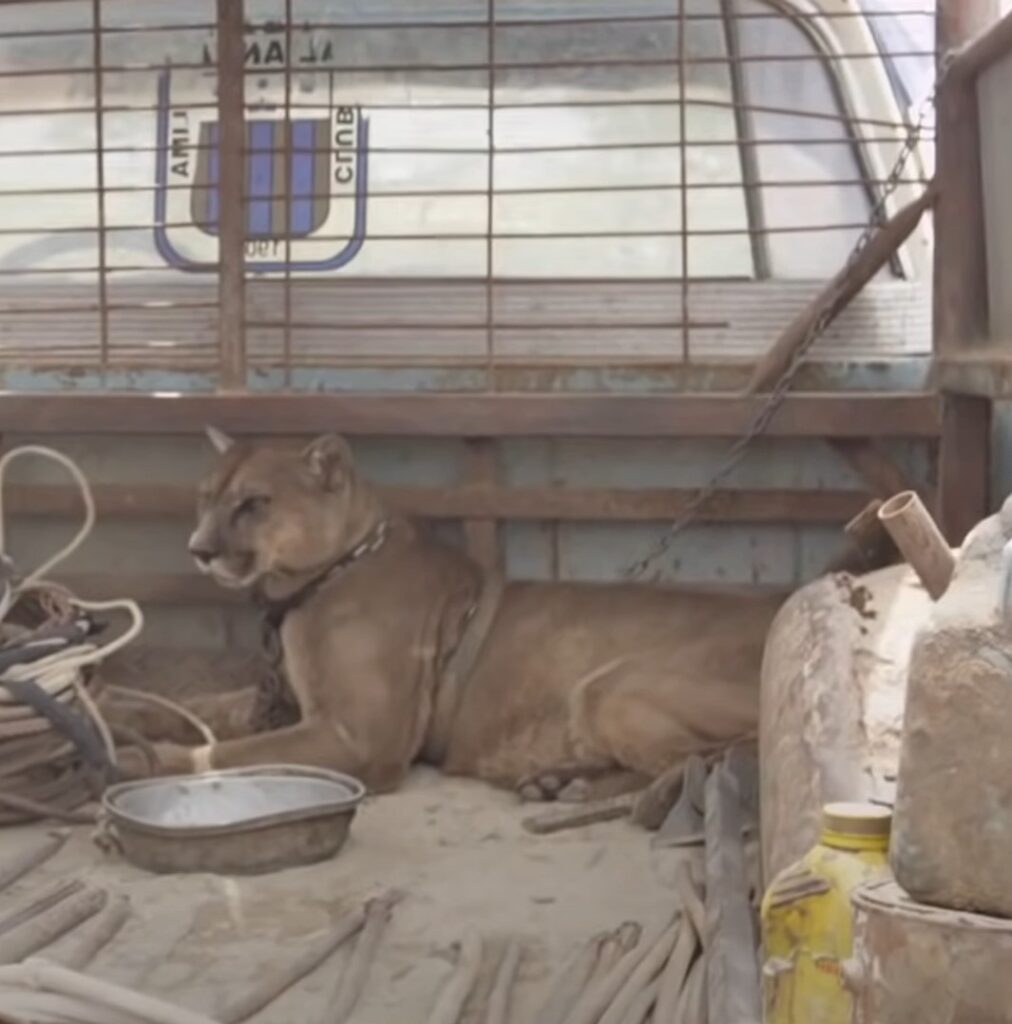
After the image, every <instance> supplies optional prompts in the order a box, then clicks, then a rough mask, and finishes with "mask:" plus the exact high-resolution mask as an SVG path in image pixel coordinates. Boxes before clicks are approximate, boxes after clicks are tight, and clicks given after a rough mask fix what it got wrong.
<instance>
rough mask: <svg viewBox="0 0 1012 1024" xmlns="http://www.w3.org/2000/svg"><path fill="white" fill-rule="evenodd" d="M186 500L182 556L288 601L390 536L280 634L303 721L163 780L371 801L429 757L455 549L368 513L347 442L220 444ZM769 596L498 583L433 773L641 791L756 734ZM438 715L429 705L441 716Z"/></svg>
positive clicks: (366, 494) (173, 761) (389, 516)
mask: <svg viewBox="0 0 1012 1024" xmlns="http://www.w3.org/2000/svg"><path fill="white" fill-rule="evenodd" d="M213 440H215V441H216V444H217V446H218V447H219V449H220V450H221V451H223V454H222V457H221V460H220V463H219V465H218V466H217V467H216V469H215V470H214V472H213V473H212V474H211V475H210V476H209V477H208V478H207V479H206V480H205V481H204V482H203V484H202V485H201V488H200V498H199V514H198V523H197V528H196V531H195V532H194V534H193V537H192V538H191V550H193V551H194V553H195V556H199V558H198V564H199V565H200V567H201V568H202V569H203V570H204V571H205V572H207V573H209V574H210V575H211V576H213V577H214V578H215V579H216V580H217V581H218V582H219V583H221V584H222V585H224V586H229V587H249V586H253V585H256V586H257V587H258V588H259V589H260V590H261V592H262V593H263V594H265V595H266V596H267V597H268V598H270V599H272V600H276V601H279V600H283V599H285V598H286V597H288V596H289V595H292V594H294V593H296V592H298V591H300V590H301V588H303V587H304V586H305V584H306V583H307V581H309V580H311V579H313V578H314V577H316V576H317V575H318V574H319V573H320V572H321V571H322V570H323V569H324V568H325V567H327V566H328V565H331V564H333V563H334V562H335V560H337V559H339V558H340V557H341V556H342V555H344V554H346V553H347V552H349V551H351V550H352V549H354V548H355V547H356V546H357V545H359V544H361V543H362V542H363V541H364V540H366V539H367V538H369V537H371V536H374V534H375V531H376V528H377V526H378V525H379V524H380V523H381V522H388V523H389V532H388V535H387V538H386V541H385V543H383V545H382V546H381V547H380V548H379V549H378V550H376V551H375V552H372V553H370V554H367V555H364V556H363V557H361V558H359V559H358V560H356V561H353V562H351V563H350V564H348V565H347V566H346V567H344V568H341V569H339V570H337V571H335V572H334V573H333V574H332V575H330V576H328V577H327V578H326V579H325V581H324V582H323V583H322V585H321V586H319V588H318V589H316V590H315V591H314V592H313V593H312V594H311V596H309V597H308V598H307V599H306V600H305V601H304V603H302V604H300V605H299V606H298V607H296V608H295V609H294V610H292V611H291V612H290V613H289V614H288V615H287V617H286V618H285V619H284V623H283V626H282V633H281V639H282V645H283V651H284V668H285V672H286V675H287V679H288V682H289V684H290V686H291V688H292V690H293V691H294V694H295V697H296V699H297V701H298V705H299V708H300V709H301V720H300V721H299V722H298V724H295V725H293V726H291V727H288V728H284V729H280V730H276V731H273V732H265V733H260V734H257V735H250V736H246V737H242V738H236V739H228V740H225V741H223V742H220V743H218V744H216V745H214V746H213V747H205V748H197V749H192V748H185V749H184V748H180V747H176V746H170V745H162V747H161V748H160V752H161V754H162V756H163V758H164V759H165V762H166V768H167V770H180V769H192V768H194V767H203V766H208V765H209V766H211V767H215V768H230V767H240V766H249V765H256V764H261V763H267V762H296V763H303V764H309V765H316V766H321V767H326V768H331V769H336V770H339V771H343V772H347V773H350V774H352V775H356V776H358V777H359V778H361V779H362V780H363V781H365V783H366V784H367V785H368V786H369V787H370V788H371V789H373V790H374V791H382V790H389V789H391V788H393V787H396V786H397V785H398V783H399V782H400V781H401V780H402V779H403V778H404V776H405V773H406V772H407V771H408V769H409V767H410V765H411V764H412V763H413V762H415V761H418V760H426V759H427V758H430V757H431V756H432V755H431V749H432V746H433V744H432V739H433V736H432V730H433V723H434V717H435V716H434V712H435V710H436V708H437V705H438V704H439V702H440V701H441V700H447V699H450V698H449V697H448V695H447V693H446V692H444V689H445V688H442V687H441V686H440V682H441V667H442V665H443V664H444V662H445V659H446V657H447V655H448V654H449V652H451V651H452V650H453V648H454V647H455V646H456V644H457V642H458V641H459V639H460V637H461V635H462V631H463V630H464V629H465V628H466V623H465V616H466V614H467V612H468V610H469V609H470V608H471V607H472V606H473V604H474V603H475V601H476V599H477V597H478V595H479V592H480V590H481V586H482V573H481V571H480V570H479V568H478V566H477V565H476V564H475V563H474V562H472V561H471V560H470V559H469V558H468V557H467V556H466V555H465V554H463V553H462V552H460V551H458V550H456V549H454V548H452V547H449V546H447V545H445V544H442V543H438V542H436V541H434V540H432V539H429V538H428V537H426V536H425V535H424V534H423V533H421V532H420V531H419V530H418V529H416V527H415V526H413V525H412V524H411V523H409V522H408V521H407V520H405V519H404V518H402V517H400V516H398V515H396V514H394V513H393V512H392V511H391V510H389V509H387V508H385V507H384V506H383V503H382V502H381V500H380V498H379V497H378V496H377V493H376V491H375V490H374V489H373V488H372V487H370V486H369V484H368V483H367V482H366V481H364V480H363V479H362V478H361V476H360V475H359V474H358V472H357V471H356V468H355V465H354V462H353V460H352V457H351V454H350V451H349V449H348V446H347V445H346V444H345V442H344V441H343V440H341V439H340V438H337V437H324V438H320V439H319V440H317V441H316V442H314V443H313V444H312V445H310V446H309V447H308V448H306V449H304V450H301V451H300V450H298V449H291V450H287V449H285V448H282V447H271V446H266V447H247V446H246V445H243V444H231V443H230V442H228V441H227V439H226V438H224V437H223V436H222V435H220V434H215V435H214V437H213ZM778 603H779V599H773V598H769V597H758V596H751V595H748V594H726V593H725V594H721V593H713V592H706V591H702V592H698V591H697V592H693V591H691V590H674V589H661V588H654V587H648V586H639V585H617V584H610V583H609V584H582V583H581V584H578V583H508V584H507V585H506V586H505V589H504V590H503V593H502V597H501V602H500V604H499V606H498V611H497V613H496V615H495V617H494V619H493V620H492V625H491V627H490V629H489V631H488V633H487V636H486V638H485V641H484V643H483V645H482V646H481V648H480V650H479V653H478V656H477V659H476V660H475V662H474V664H473V666H472V667H471V669H470V671H469V672H468V673H467V677H466V678H465V679H464V680H463V681H462V685H461V687H460V689H459V700H457V701H455V702H454V703H455V705H456V711H455V714H453V715H452V726H451V728H450V729H449V732H448V734H447V743H446V745H445V752H444V753H443V754H442V756H440V757H439V758H438V760H439V767H440V768H442V769H443V770H444V771H446V772H449V773H453V774H457V775H465V776H471V777H474V778H479V779H484V780H487V781H488V782H491V783H495V784H498V785H502V786H509V787H518V786H522V785H534V786H535V788H537V787H538V786H540V787H541V788H542V790H543V793H544V794H545V795H551V793H552V792H553V791H554V790H555V789H557V788H559V786H561V785H563V784H565V783H567V782H569V781H570V780H574V779H576V780H588V779H593V780H597V781H599V782H603V781H606V780H607V779H609V778H611V777H615V778H622V777H625V776H629V777H636V778H639V779H642V778H643V777H647V778H655V777H657V776H658V775H659V774H661V773H662V772H664V771H665V770H667V769H669V768H671V767H672V766H673V765H674V764H676V763H677V762H679V761H680V760H683V759H684V758H685V757H686V756H687V755H689V754H691V753H695V752H703V751H711V750H713V749H715V748H718V747H720V746H721V745H724V744H726V743H728V742H730V741H733V740H735V739H737V738H739V737H743V736H746V735H748V734H750V733H752V732H753V731H754V730H755V727H756V723H757V715H758V680H759V667H760V659H761V657H762V651H763V643H764V639H765V636H766V632H767V629H768V627H769V624H770V621H771V619H772V617H773V615H774V613H775V611H776V609H777V606H778ZM440 710H445V709H440Z"/></svg>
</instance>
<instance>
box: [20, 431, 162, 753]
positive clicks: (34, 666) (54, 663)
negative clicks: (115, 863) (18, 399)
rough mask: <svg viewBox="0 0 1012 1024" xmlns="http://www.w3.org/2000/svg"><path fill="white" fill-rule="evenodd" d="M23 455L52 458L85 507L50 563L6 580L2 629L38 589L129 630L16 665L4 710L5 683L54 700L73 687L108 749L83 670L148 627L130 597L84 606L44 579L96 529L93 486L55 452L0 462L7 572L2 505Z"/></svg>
mask: <svg viewBox="0 0 1012 1024" xmlns="http://www.w3.org/2000/svg"><path fill="white" fill-rule="evenodd" d="M25 456H34V457H37V458H43V459H49V460H50V461H52V462H56V463H58V464H59V465H60V466H62V467H63V468H64V469H65V470H66V471H67V473H69V474H70V476H71V477H72V478H73V480H74V482H75V483H76V484H77V487H78V490H79V491H80V494H81V498H82V500H83V502H84V521H83V523H82V524H81V527H80V529H79V530H78V531H77V533H76V534H75V535H74V537H73V539H72V540H71V541H70V542H69V543H68V544H67V545H66V546H65V547H63V548H62V549H61V550H59V551H58V552H57V553H56V554H55V555H53V556H52V557H51V558H49V559H47V560H46V561H45V562H43V563H42V565H40V566H39V567H38V568H36V569H35V570H34V571H33V572H31V573H29V575H28V576H27V577H25V579H23V580H22V581H21V582H18V583H15V582H14V580H13V579H11V578H7V579H5V580H4V582H3V590H2V592H0V626H2V625H3V623H4V622H5V621H6V619H7V617H8V615H9V614H10V611H11V609H12V608H13V607H14V605H15V604H16V603H17V601H18V599H19V598H20V597H21V596H23V595H24V594H27V593H30V592H31V591H36V590H49V591H56V592H59V593H61V594H62V595H63V596H65V597H66V599H67V601H68V602H69V603H70V604H71V605H73V606H74V607H76V608H79V609H80V610H81V611H84V612H116V611H121V612H126V614H127V615H128V616H129V617H130V625H129V627H128V628H127V630H126V631H125V632H124V633H122V634H120V635H119V636H117V637H115V638H114V639H112V640H110V641H109V642H108V643H106V644H95V643H90V642H87V643H85V642H82V643H79V644H73V645H71V646H68V647H65V648H63V649H62V650H59V651H57V652H56V653H54V654H50V655H47V656H46V657H43V658H39V659H38V660H37V661H34V662H29V663H23V664H19V665H13V666H11V667H10V668H8V669H7V670H6V671H5V672H3V673H2V674H0V706H2V705H5V704H7V705H9V704H17V703H19V702H17V701H16V700H14V698H13V696H12V695H11V694H10V692H9V691H6V690H5V689H4V687H3V682H4V680H5V679H9V680H11V681H12V682H33V683H35V684H36V685H37V686H39V687H41V688H42V689H43V690H45V691H46V693H48V694H50V695H51V696H52V695H55V694H58V693H62V692H63V691H65V690H67V689H70V688H73V689H74V690H75V691H76V695H77V697H78V698H79V699H80V703H81V705H82V706H83V707H84V708H85V710H86V711H87V712H88V714H89V716H90V717H92V718H93V719H94V720H95V724H96V726H97V727H98V729H99V732H100V734H101V736H102V738H103V741H104V742H105V744H106V746H107V748H112V740H111V738H110V736H109V733H108V730H107V729H106V727H105V723H104V722H103V721H102V720H101V715H100V714H99V713H98V709H97V708H96V707H95V705H94V702H93V701H91V700H90V698H89V699H86V694H85V692H84V691H85V688H84V686H83V682H82V674H81V670H82V669H84V668H86V667H88V666H90V665H96V664H98V663H99V662H101V661H104V660H105V659H106V658H108V657H109V656H110V655H111V654H115V653H116V652H117V651H119V650H121V649H122V648H124V647H126V645H127V644H129V643H132V642H133V641H134V640H135V639H136V638H137V636H138V635H139V634H140V632H141V630H142V629H143V628H144V615H143V613H142V612H141V609H140V607H139V606H138V604H137V602H136V601H131V600H129V599H127V598H123V599H120V600H114V601H85V600H82V599H81V598H79V597H75V596H74V595H73V594H71V593H70V592H69V591H68V590H67V589H66V588H65V587H62V586H61V585H60V584H58V583H54V582H50V581H48V580H46V579H45V577H46V575H47V574H48V573H49V572H51V571H52V570H53V569H55V568H56V567H57V566H58V565H60V564H61V563H63V562H65V561H66V560H67V559H68V558H70V557H71V556H72V555H73V554H74V553H75V552H76V551H77V550H78V549H79V548H80V547H81V545H82V544H83V543H84V542H85V541H86V540H87V539H88V537H89V536H90V535H91V532H92V530H93V529H94V527H95V499H94V497H93V496H92V493H91V486H90V485H89V484H88V481H87V479H86V477H85V475H84V474H83V473H82V472H81V470H80V469H79V468H78V466H77V465H76V463H74V462H73V461H72V460H71V459H69V458H67V456H66V455H63V454H62V453H60V452H58V451H54V450H53V449H52V448H46V447H44V446H43V445H24V446H22V447H20V448H14V449H12V450H11V451H9V452H7V453H6V454H4V456H3V457H2V458H0V560H2V562H3V563H4V564H5V567H6V570H7V573H8V574H9V573H10V572H11V571H12V568H13V566H12V563H11V562H10V559H9V558H8V556H7V549H6V536H7V530H6V522H5V515H4V505H3V490H4V477H5V474H6V472H7V468H8V466H10V464H11V463H12V462H13V461H14V460H15V459H19V458H23V457H25ZM109 753H110V757H112V758H113V761H114V763H115V751H114V749H110V750H109Z"/></svg>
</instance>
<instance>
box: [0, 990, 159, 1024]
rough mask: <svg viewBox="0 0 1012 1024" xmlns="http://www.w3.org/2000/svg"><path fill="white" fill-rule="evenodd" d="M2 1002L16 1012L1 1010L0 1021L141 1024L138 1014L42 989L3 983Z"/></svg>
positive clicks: (0, 999)
mask: <svg viewBox="0 0 1012 1024" xmlns="http://www.w3.org/2000/svg"><path fill="white" fill-rule="evenodd" d="M0 1001H2V1003H3V1007H4V1010H7V1011H8V1012H10V1013H11V1014H12V1015H13V1016H10V1017H8V1016H6V1015H5V1014H4V1013H3V1012H2V1011H0V1021H3V1022H4V1024H7V1022H10V1024H26V1022H29V1021H39V1020H43V1021H60V1022H61V1024H66V1022H70V1024H142V1022H141V1018H140V1017H138V1016H136V1014H133V1013H123V1012H122V1011H120V1010H113V1009H110V1008H109V1007H108V1006H99V1005H98V1004H96V1003H92V1002H87V1003H85V1002H83V1001H82V1000H80V999H74V998H73V997H72V996H64V995H60V993H58V992H39V991H37V990H35V989H28V988H11V987H9V986H5V985H0Z"/></svg>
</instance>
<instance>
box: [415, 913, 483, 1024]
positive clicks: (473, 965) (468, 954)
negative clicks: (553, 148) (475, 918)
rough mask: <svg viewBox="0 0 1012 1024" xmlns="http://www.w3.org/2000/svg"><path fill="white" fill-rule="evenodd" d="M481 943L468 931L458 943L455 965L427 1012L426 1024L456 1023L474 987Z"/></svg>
mask: <svg viewBox="0 0 1012 1024" xmlns="http://www.w3.org/2000/svg"><path fill="white" fill-rule="evenodd" d="M482 951H483V945H482V941H481V936H480V935H478V934H477V933H476V932H469V933H468V934H467V935H466V936H465V937H464V940H463V942H462V943H461V944H460V956H459V958H458V959H457V966H456V969H455V970H454V972H453V974H451V975H450V977H449V979H448V980H447V982H446V984H445V985H443V987H442V988H441V989H440V991H439V996H438V997H437V999H436V1002H435V1004H434V1005H433V1007H432V1010H431V1011H430V1012H429V1017H428V1024H457V1021H459V1020H460V1015H461V1012H462V1011H463V1009H464V1004H465V1003H466V1002H467V997H468V996H469V995H470V994H471V991H472V989H473V988H474V983H475V981H476V980H477V978H478V971H479V970H481V955H482Z"/></svg>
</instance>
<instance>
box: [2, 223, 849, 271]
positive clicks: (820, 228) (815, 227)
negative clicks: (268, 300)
mask: <svg viewBox="0 0 1012 1024" xmlns="http://www.w3.org/2000/svg"><path fill="white" fill-rule="evenodd" d="M147 226H148V227H150V225H147ZM166 226H167V227H183V226H185V222H183V221H180V222H173V221H167V222H166ZM864 226H865V225H863V224H856V223H855V224H811V225H803V226H800V227H783V228H765V229H763V230H762V231H761V232H760V231H758V230H755V229H752V228H713V229H709V228H703V229H701V230H697V231H687V232H683V231H679V230H675V229H672V230H659V229H649V230H633V231H503V232H499V233H497V234H494V235H493V236H492V237H493V238H531V239H538V238H546V239H552V238H681V237H682V236H683V235H684V236H686V237H690V238H693V237H695V238H707V237H724V236H728V235H753V234H760V233H761V234H766V235H798V234H813V233H819V232H825V231H852V230H855V229H857V228H861V227H864ZM142 227H144V225H126V226H117V227H109V228H107V229H106V231H107V233H111V232H113V231H131V230H132V231H137V230H140V229H141V228H142ZM22 233H23V232H21V231H19V230H14V231H12V230H10V229H6V230H5V229H2V228H0V236H2V235H5V234H22ZM51 233H52V234H81V233H82V232H81V229H79V228H78V229H69V228H60V229H56V230H54V231H53V232H51ZM341 237H343V236H340V235H324V234H319V235H314V236H313V238H314V239H317V240H321V239H330V240H332V241H336V240H338V239H340V238H341ZM369 237H370V239H371V240H372V241H387V242H398V241H404V240H406V239H423V240H427V241H438V240H440V239H447V240H461V239H469V238H470V239H475V238H478V239H484V238H486V237H487V232H486V231H484V230H483V231H448V232H444V233H439V232H421V231H420V232H412V233H403V234H402V233H399V232H387V233H385V234H370V236H369ZM90 269H94V267H92V268H90ZM124 269H140V268H124V267H110V268H109V271H110V272H113V271H122V270H124ZM30 273H38V271H34V270H33V271H30ZM61 273H67V271H66V270H61Z"/></svg>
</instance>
